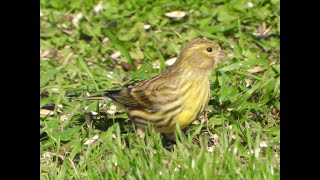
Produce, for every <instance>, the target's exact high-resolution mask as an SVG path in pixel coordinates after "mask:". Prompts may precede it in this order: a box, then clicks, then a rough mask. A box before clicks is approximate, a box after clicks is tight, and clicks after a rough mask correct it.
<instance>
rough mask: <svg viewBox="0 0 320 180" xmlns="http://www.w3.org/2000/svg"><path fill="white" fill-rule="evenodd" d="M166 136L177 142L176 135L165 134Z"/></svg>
mask: <svg viewBox="0 0 320 180" xmlns="http://www.w3.org/2000/svg"><path fill="white" fill-rule="evenodd" d="M164 135H165V136H166V138H167V139H168V140H169V141H173V142H176V136H175V135H174V133H164Z"/></svg>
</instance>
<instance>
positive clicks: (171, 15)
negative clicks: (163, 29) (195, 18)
mask: <svg viewBox="0 0 320 180" xmlns="http://www.w3.org/2000/svg"><path fill="white" fill-rule="evenodd" d="M165 15H166V16H167V17H169V18H176V19H180V18H183V17H184V16H185V15H186V13H185V12H184V11H172V12H168V13H165Z"/></svg>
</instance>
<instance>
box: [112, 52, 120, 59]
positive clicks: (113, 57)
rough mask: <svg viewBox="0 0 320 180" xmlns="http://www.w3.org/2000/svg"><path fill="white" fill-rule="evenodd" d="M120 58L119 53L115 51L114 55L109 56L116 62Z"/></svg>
mask: <svg viewBox="0 0 320 180" xmlns="http://www.w3.org/2000/svg"><path fill="white" fill-rule="evenodd" d="M120 56H121V52H120V51H116V52H115V53H113V54H111V56H110V57H111V58H112V59H114V60H116V59H118V58H119V57H120Z"/></svg>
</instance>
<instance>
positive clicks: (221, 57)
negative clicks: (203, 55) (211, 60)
mask: <svg viewBox="0 0 320 180" xmlns="http://www.w3.org/2000/svg"><path fill="white" fill-rule="evenodd" d="M226 57H227V55H226V54H225V53H224V52H222V51H220V52H219V53H218V55H217V59H218V60H221V59H224V58H226Z"/></svg>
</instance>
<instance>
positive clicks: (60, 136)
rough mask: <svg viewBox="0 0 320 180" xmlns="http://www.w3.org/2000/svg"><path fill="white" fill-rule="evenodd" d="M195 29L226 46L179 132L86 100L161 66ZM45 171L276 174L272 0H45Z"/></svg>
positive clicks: (47, 174) (276, 46)
mask: <svg viewBox="0 0 320 180" xmlns="http://www.w3.org/2000/svg"><path fill="white" fill-rule="evenodd" d="M195 38H207V39H211V40H214V41H216V42H217V43H219V44H220V46H221V48H222V49H223V50H224V52H225V53H226V54H227V55H228V58H226V59H225V60H223V61H222V62H221V63H220V64H219V67H218V69H217V70H216V71H215V72H214V73H213V74H212V76H211V95H212V98H211V99H210V101H209V105H208V107H207V109H206V114H207V118H205V117H204V116H200V117H199V118H198V119H197V120H196V121H195V122H194V123H193V124H192V126H190V128H189V129H188V130H187V131H186V132H181V131H180V130H179V129H177V131H176V137H177V142H176V143H172V142H169V141H167V140H166V138H164V136H162V135H161V134H159V133H157V132H155V131H154V130H153V129H152V127H150V128H149V129H148V132H147V133H146V137H145V138H143V139H141V138H139V135H138V134H137V132H136V129H135V127H134V126H133V125H132V124H131V122H130V121H129V119H128V116H127V115H126V113H125V111H124V110H123V109H121V108H119V107H117V106H115V105H114V104H113V103H112V102H110V101H101V100H100V101H97V100H84V99H82V98H85V97H88V96H92V95H98V94H100V93H102V92H103V90H107V89H118V88H120V87H121V86H123V85H125V84H127V83H129V82H133V81H138V80H144V79H147V78H150V77H153V76H155V75H157V74H160V73H161V72H163V71H164V70H165V69H166V68H167V67H168V64H169V63H170V62H172V61H173V59H174V58H176V57H177V56H178V54H179V52H180V50H181V48H182V47H183V46H184V45H185V44H186V43H187V42H188V41H190V40H192V39H195ZM40 177H41V179H280V4H279V0H252V1H247V0H212V1H205V0H203V1H202V0H185V1H168V0H167V1H148V0H136V1H134V0H127V1H126V0H122V1H121V0H103V1H97V0H83V1H68V0H50V1H46V0H41V1H40Z"/></svg>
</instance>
